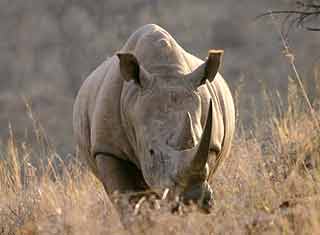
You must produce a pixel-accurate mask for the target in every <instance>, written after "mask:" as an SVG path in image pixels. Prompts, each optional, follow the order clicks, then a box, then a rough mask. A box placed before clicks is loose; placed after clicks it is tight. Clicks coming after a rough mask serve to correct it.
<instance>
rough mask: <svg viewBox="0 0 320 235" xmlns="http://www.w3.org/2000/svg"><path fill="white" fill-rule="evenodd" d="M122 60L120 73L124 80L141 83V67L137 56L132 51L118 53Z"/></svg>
mask: <svg viewBox="0 0 320 235" xmlns="http://www.w3.org/2000/svg"><path fill="white" fill-rule="evenodd" d="M117 56H118V58H119V61H120V73H121V76H122V77H123V79H124V80H126V81H130V80H134V81H135V82H136V83H137V84H139V85H140V86H142V83H141V79H140V77H141V68H140V65H139V62H138V60H137V58H136V57H135V56H134V55H133V54H131V53H117Z"/></svg>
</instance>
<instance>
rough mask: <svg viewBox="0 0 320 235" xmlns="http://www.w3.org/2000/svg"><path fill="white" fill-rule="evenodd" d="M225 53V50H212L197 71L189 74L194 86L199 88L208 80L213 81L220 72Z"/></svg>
mask: <svg viewBox="0 0 320 235" xmlns="http://www.w3.org/2000/svg"><path fill="white" fill-rule="evenodd" d="M223 53H224V51H223V50H210V51H209V53H208V58H207V60H206V61H205V62H204V63H203V64H202V65H200V66H199V67H198V68H197V69H196V70H195V71H193V72H192V73H190V74H189V75H187V76H188V78H187V79H188V80H190V82H191V83H192V85H193V87H195V88H197V87H199V86H201V85H203V84H204V83H205V82H206V80H209V81H210V82H212V81H213V79H214V78H215V76H216V74H217V73H218V69H219V66H220V63H221V57H222V55H223Z"/></svg>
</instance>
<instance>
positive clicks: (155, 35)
mask: <svg viewBox="0 0 320 235" xmlns="http://www.w3.org/2000/svg"><path fill="white" fill-rule="evenodd" d="M222 53H223V52H222V51H221V50H218V51H217V50H210V51H209V54H208V58H207V59H206V61H205V62H204V61H202V60H200V59H198V58H197V57H195V56H193V55H191V54H190V53H188V52H186V51H185V50H184V49H182V48H181V47H180V46H179V45H178V43H177V42H176V41H175V40H174V39H173V38H172V36H171V35H170V34H169V33H168V32H167V31H165V30H164V29H162V28H161V27H159V26H157V25H154V24H149V25H145V26H143V27H141V28H140V29H138V30H137V31H136V32H135V33H133V34H132V36H131V37H130V38H129V39H128V41H127V42H126V44H125V45H124V46H123V48H122V49H121V50H120V51H119V52H117V53H116V55H114V56H112V57H111V58H108V59H107V60H106V61H104V62H103V63H102V64H101V65H100V66H99V67H98V68H97V69H96V70H95V71H94V72H92V74H91V75H90V76H89V77H88V78H87V79H86V80H85V82H84V83H83V85H82V87H81V89H80V91H79V93H78V96H77V98H76V101H75V104H74V114H73V115H74V116H73V124H74V132H75V138H76V142H77V150H78V151H77V152H78V155H79V156H80V157H82V158H83V159H85V160H86V162H87V163H88V164H89V166H90V168H91V169H92V171H93V172H94V173H95V175H96V176H97V177H98V178H99V179H100V180H101V181H102V183H103V185H104V187H105V190H106V191H107V192H108V193H112V192H114V191H116V190H117V191H120V192H124V191H131V190H141V189H151V190H159V189H165V188H168V189H170V190H169V191H170V192H172V195H181V196H182V197H183V198H184V199H185V200H194V201H197V202H201V204H200V203H199V205H203V206H205V205H209V203H210V202H211V198H212V190H211V187H210V185H209V184H208V175H209V172H210V174H211V173H214V172H215V170H216V168H217V167H218V166H219V165H221V162H222V161H223V160H224V159H225V158H227V157H228V155H229V151H230V147H231V142H232V139H233V134H234V129H235V109H234V102H233V99H232V96H231V93H230V90H229V88H228V86H227V84H226V82H225V81H224V79H223V78H222V76H221V75H220V74H219V73H218V68H219V64H220V57H221V55H222Z"/></svg>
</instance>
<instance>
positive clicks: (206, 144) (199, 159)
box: [189, 100, 212, 172]
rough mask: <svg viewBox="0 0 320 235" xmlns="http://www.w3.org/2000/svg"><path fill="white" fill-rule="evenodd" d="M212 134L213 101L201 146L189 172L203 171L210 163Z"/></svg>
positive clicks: (194, 156) (195, 151)
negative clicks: (208, 162)
mask: <svg viewBox="0 0 320 235" xmlns="http://www.w3.org/2000/svg"><path fill="white" fill-rule="evenodd" d="M211 133H212V101H211V100H210V104H209V110H208V115H207V120H206V124H205V127H204V130H203V133H202V136H201V139H200V142H199V144H198V145H197V146H196V147H195V149H194V151H192V152H193V156H192V159H191V161H190V162H189V164H190V165H189V167H190V168H189V170H191V172H197V171H202V170H203V169H204V167H205V165H206V163H207V161H208V157H209V149H210V142H211Z"/></svg>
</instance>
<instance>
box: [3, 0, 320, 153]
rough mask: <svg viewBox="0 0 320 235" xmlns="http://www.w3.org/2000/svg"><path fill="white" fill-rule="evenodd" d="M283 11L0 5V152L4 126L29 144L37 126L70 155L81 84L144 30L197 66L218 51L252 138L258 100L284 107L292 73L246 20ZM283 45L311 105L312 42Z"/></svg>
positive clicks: (271, 5)
mask: <svg viewBox="0 0 320 235" xmlns="http://www.w3.org/2000/svg"><path fill="white" fill-rule="evenodd" d="M292 2H293V1H289V0H268V1H262V0H260V1H249V0H243V1H235V0H225V1H217V0H214V1H212V0H203V1H192V0H184V1H182V0H177V1H160V0H131V1H117V0H105V1H100V0H91V1H84V0H77V1H72V0H68V1H67V0H55V1H44V0H28V1H24V0H1V1H0V48H1V50H0V51H1V53H0V84H1V85H0V143H1V141H2V142H3V143H2V144H3V146H4V145H5V142H6V140H7V138H8V135H9V128H8V127H9V123H11V126H12V128H13V132H14V135H15V136H16V137H17V138H18V139H21V140H23V141H29V142H28V143H26V144H32V143H33V142H34V141H35V139H36V138H35V136H36V135H35V133H34V129H35V128H34V127H33V125H34V117H36V118H37V120H38V121H39V123H41V125H42V126H43V129H44V130H45V132H46V133H47V136H50V142H51V143H53V144H54V147H55V148H56V149H57V151H58V152H60V153H61V154H62V155H65V154H66V153H69V152H71V153H72V152H73V144H72V143H73V142H72V141H73V140H72V105H73V101H74V98H75V96H76V93H77V91H78V89H79V88H80V85H81V84H82V82H83V81H84V79H85V78H86V77H87V76H88V75H89V73H90V72H91V71H92V70H93V69H94V68H95V67H96V66H98V65H99V64H100V63H101V62H102V61H103V60H105V59H106V58H107V57H109V56H111V55H112V54H113V53H114V52H116V51H117V50H118V49H120V48H121V47H122V45H123V44H124V43H125V41H126V39H127V38H128V37H129V36H130V34H131V33H132V32H134V31H135V30H136V29H137V28H138V27H140V26H142V25H144V24H147V23H156V24H159V25H160V26H162V27H163V28H165V29H166V30H167V31H168V32H169V33H170V34H172V36H173V37H174V38H175V39H176V40H177V41H178V42H179V43H180V45H181V46H182V47H183V48H185V49H186V50H188V51H189V52H191V53H193V54H195V55H196V56H198V57H200V58H205V57H206V55H207V51H208V49H210V48H222V49H224V50H225V57H224V61H223V67H222V73H223V75H224V76H225V78H226V80H227V81H228V83H229V84H230V86H231V88H232V91H233V93H234V95H235V96H236V97H237V100H238V104H237V105H238V106H237V109H238V118H239V120H240V122H241V123H242V126H243V127H244V129H246V130H248V129H254V127H255V125H259V123H257V122H255V123H256V124H253V121H252V120H254V119H256V118H257V117H258V118H259V119H258V120H261V121H263V120H264V119H266V120H267V119H268V118H270V116H268V115H269V114H268V109H266V108H265V105H266V103H265V102H264V101H265V100H264V99H265V95H266V94H267V95H268V96H269V97H270V95H271V97H277V96H280V97H282V98H281V100H282V102H283V106H284V107H285V105H286V103H287V97H288V96H287V93H288V88H287V87H288V81H290V79H288V75H289V76H290V75H291V74H292V72H291V67H290V66H289V65H288V63H287V62H286V60H285V59H283V58H284V56H285V55H284V53H283V45H282V42H281V38H280V36H279V34H278V33H277V30H276V29H275V20H272V19H271V18H270V17H264V18H262V19H259V20H256V19H255V17H256V16H257V15H259V14H262V13H265V12H268V11H269V10H275V9H276V10H281V9H288V8H290V7H292ZM278 17H279V16H275V19H276V24H278V23H279V25H280V24H281V19H280V18H278ZM289 39H290V41H289V42H290V45H291V47H292V48H293V53H294V56H295V58H296V60H295V62H296V65H297V67H298V70H299V72H300V75H301V77H302V80H303V83H304V85H305V86H306V88H307V90H308V94H309V95H310V97H311V102H313V101H314V99H315V97H314V93H313V89H315V87H316V84H317V83H316V82H315V81H316V79H318V80H319V79H320V78H319V75H317V74H319V72H320V71H319V64H320V58H319V52H320V51H319V42H320V34H319V33H317V32H306V31H303V30H297V29H296V28H292V30H291V31H290V35H289ZM318 86H319V81H318ZM261 88H263V89H261ZM277 94H279V95H277ZM278 98H279V97H278ZM278 98H277V99H278ZM26 103H27V104H28V105H29V108H30V109H31V110H32V112H33V114H32V113H30V112H28V109H29V108H28V105H26ZM253 110H255V111H254V112H253ZM29 111H30V110H29ZM28 113H29V115H28ZM30 115H34V117H32V118H30ZM0 148H1V144H0Z"/></svg>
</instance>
